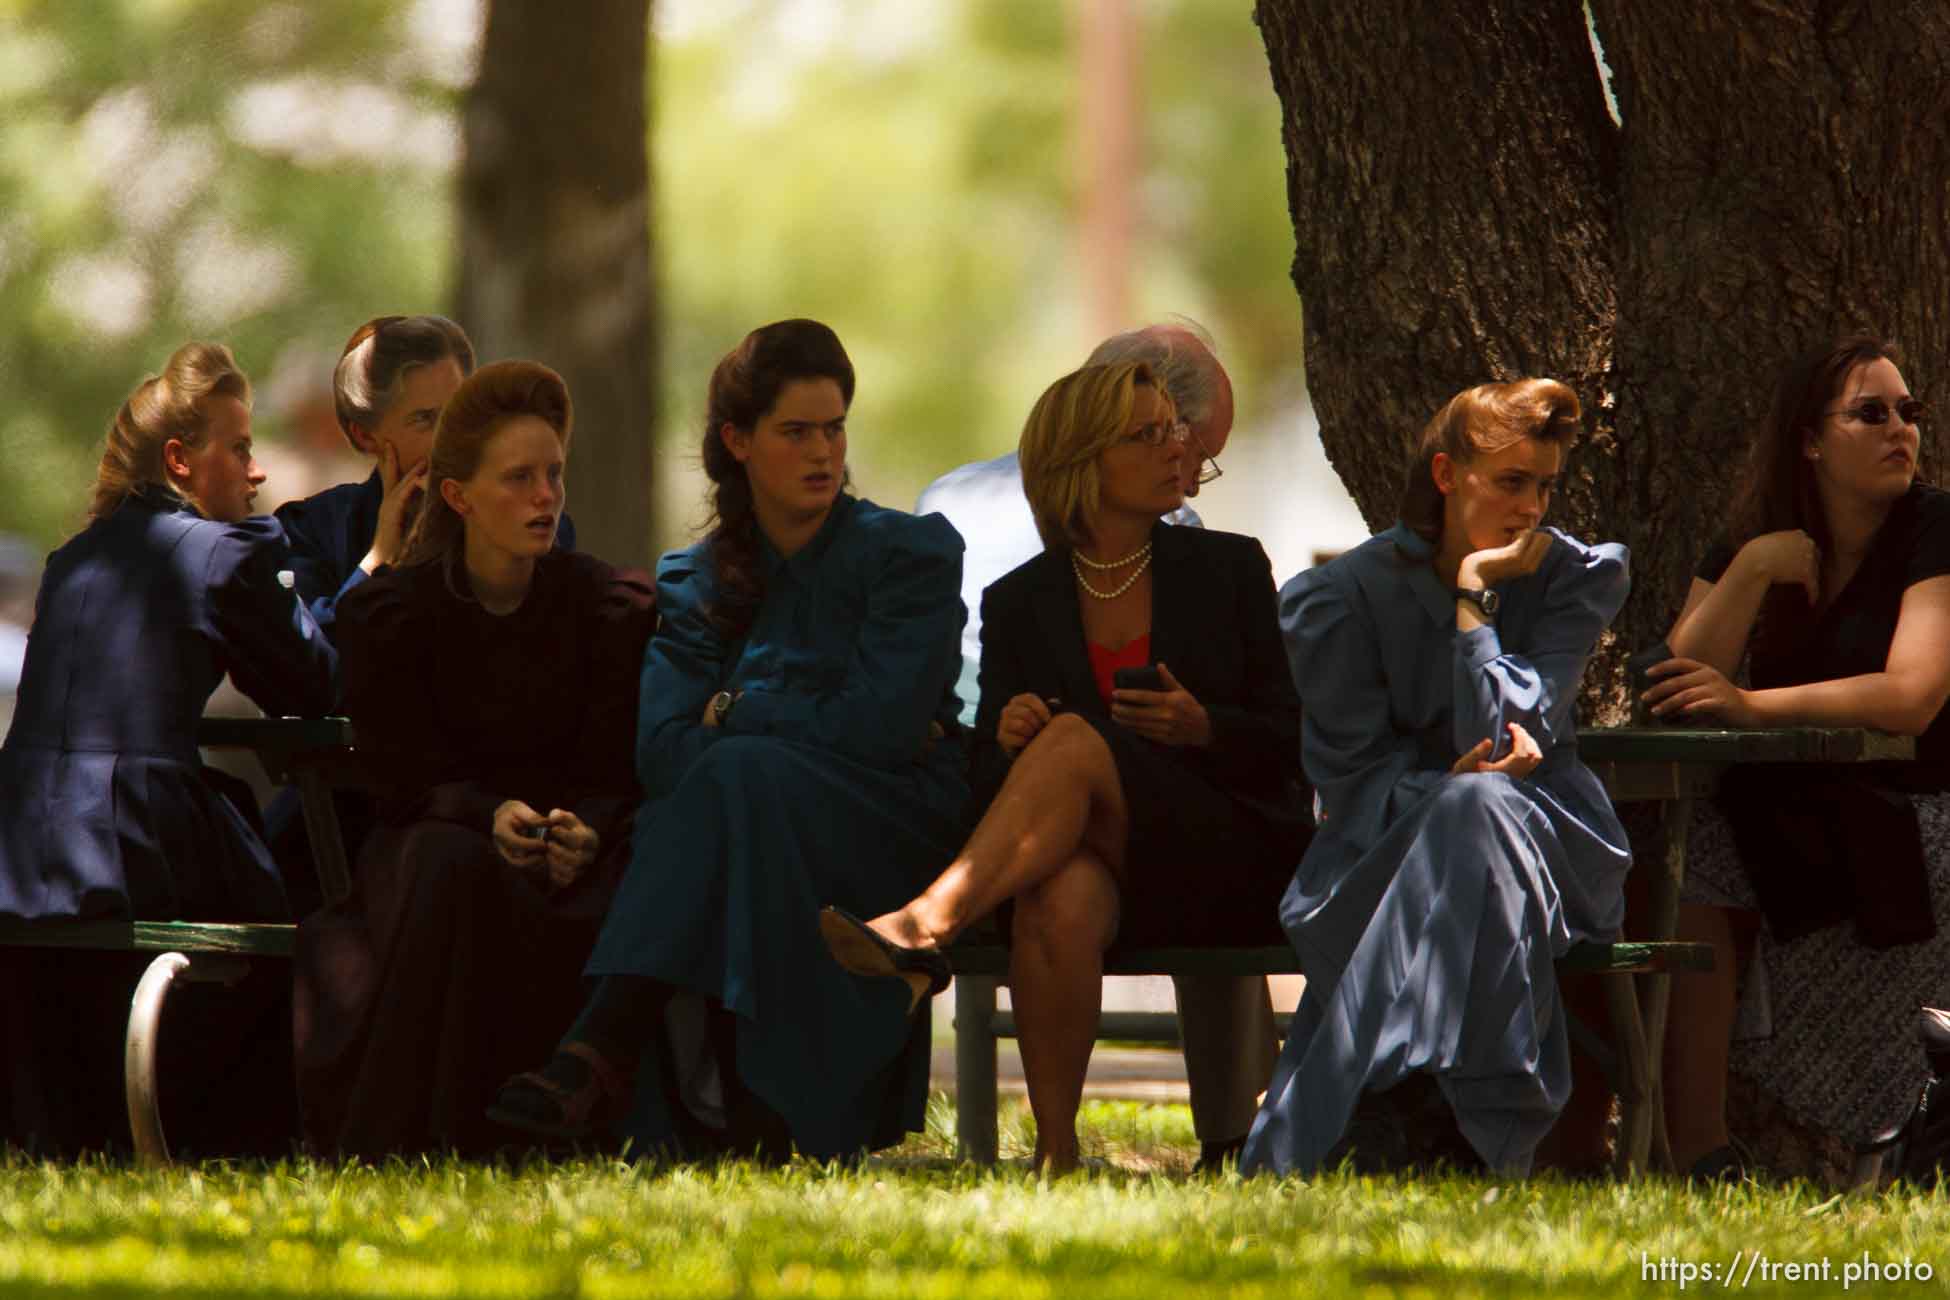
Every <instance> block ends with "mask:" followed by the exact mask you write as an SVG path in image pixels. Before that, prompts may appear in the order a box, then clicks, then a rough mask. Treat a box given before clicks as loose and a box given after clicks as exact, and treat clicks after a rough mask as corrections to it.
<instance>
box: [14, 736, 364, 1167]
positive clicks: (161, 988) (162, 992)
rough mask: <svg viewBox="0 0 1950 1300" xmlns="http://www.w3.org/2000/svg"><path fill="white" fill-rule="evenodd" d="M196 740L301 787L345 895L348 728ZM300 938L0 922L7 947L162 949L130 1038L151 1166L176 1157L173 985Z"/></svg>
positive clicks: (220, 974)
mask: <svg viewBox="0 0 1950 1300" xmlns="http://www.w3.org/2000/svg"><path fill="white" fill-rule="evenodd" d="M196 738H197V743H198V745H200V746H202V747H203V748H206V749H249V750H252V751H254V752H255V753H256V754H257V756H258V758H259V760H260V761H261V762H262V763H263V764H264V770H265V772H266V773H267V774H268V775H269V776H270V778H271V779H272V780H273V781H276V782H279V783H280V784H282V783H287V782H288V783H291V784H294V785H296V786H297V788H298V791H299V794H300V797H301V799H302V801H303V806H304V816H305V828H306V830H307V832H309V834H310V836H311V843H312V854H313V858H314V860H315V863H316V866H317V868H318V873H319V884H320V886H321V887H322V888H323V889H324V892H325V897H326V899H327V901H332V902H336V901H337V900H339V899H342V898H344V897H345V896H346V894H347V893H349V892H350V891H351V874H350V872H349V871H348V870H347V867H346V857H345V844H344V841H343V839H342V838H341V836H340V833H339V824H338V817H337V815H336V814H335V813H334V811H333V809H332V803H331V788H332V786H333V785H335V784H337V785H346V784H348V783H351V782H352V777H351V775H350V772H351V745H352V727H351V724H350V723H348V722H347V721H346V720H345V719H344V718H205V719H204V720H203V722H202V723H201V724H200V725H199V726H198V728H197V737H196ZM296 937H297V927H296V926H294V925H278V924H269V923H253V924H224V923H216V922H206V921H128V920H91V921H0V946H4V947H16V948H69V949H77V950H94V951H100V952H153V953H156V954H157V956H156V958H155V960H154V961H152V962H150V963H149V968H148V970H146V971H145V972H143V975H142V979H141V981H140V982H139V983H138V984H137V985H136V990H135V996H134V998H132V999H131V1000H130V1003H129V1021H128V1028H127V1031H126V1034H125V1036H124V1040H123V1087H124V1091H125V1093H126V1095H127V1100H128V1108H129V1132H130V1134H131V1136H132V1137H133V1138H134V1140H135V1150H136V1155H137V1157H138V1158H139V1159H140V1160H142V1161H143V1162H144V1163H146V1164H166V1163H167V1162H168V1160H169V1144H168V1142H167V1140H166V1139H165V1137H164V1135H163V1127H162V1117H161V1114H160V1112H159V1111H158V1109H157V1105H156V1032H157V1026H158V1024H159V1022H160V1020H161V1016H162V1009H163V1004H164V1003H165V1002H166V1001H167V1000H168V998H169V991H170V989H171V987H172V986H173V985H174V984H175V983H176V982H177V981H178V980H191V981H195V982H199V983H203V982H214V983H222V984H234V983H236V982H237V980H239V979H240V978H242V976H243V975H244V972H245V971H246V970H247V969H248V967H249V963H250V961H251V960H252V959H260V960H261V959H277V960H289V959H290V957H291V954H292V949H293V945H294V943H295V941H296Z"/></svg>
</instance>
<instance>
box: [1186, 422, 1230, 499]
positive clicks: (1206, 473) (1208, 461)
mask: <svg viewBox="0 0 1950 1300" xmlns="http://www.w3.org/2000/svg"><path fill="white" fill-rule="evenodd" d="M1178 427H1179V428H1181V429H1183V430H1184V431H1185V436H1186V437H1187V438H1189V439H1191V442H1192V446H1194V447H1196V448H1198V458H1199V467H1198V485H1199V486H1200V487H1204V486H1205V485H1206V484H1207V483H1210V482H1212V481H1213V480H1214V479H1217V478H1223V477H1224V476H1225V471H1224V470H1222V469H1220V468H1219V458H1218V457H1217V456H1214V455H1213V454H1212V453H1211V452H1209V451H1207V450H1206V449H1205V442H1204V440H1203V439H1201V438H1200V437H1199V436H1198V435H1197V434H1196V433H1193V432H1192V426H1191V425H1189V424H1185V423H1182V422H1181V423H1180V424H1179V426H1178Z"/></svg>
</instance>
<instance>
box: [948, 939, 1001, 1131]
mask: <svg viewBox="0 0 1950 1300" xmlns="http://www.w3.org/2000/svg"><path fill="white" fill-rule="evenodd" d="M995 988H996V979H995V977H994V976H993V975H958V976H956V977H955V1133H956V1144H957V1146H958V1147H959V1148H960V1155H961V1158H962V1159H963V1160H972V1161H974V1162H975V1163H976V1164H978V1165H992V1164H994V1163H995V1157H996V1149H997V1146H998V1142H997V1137H996V1118H995V1111H996V1106H995V1097H996V1083H995Z"/></svg>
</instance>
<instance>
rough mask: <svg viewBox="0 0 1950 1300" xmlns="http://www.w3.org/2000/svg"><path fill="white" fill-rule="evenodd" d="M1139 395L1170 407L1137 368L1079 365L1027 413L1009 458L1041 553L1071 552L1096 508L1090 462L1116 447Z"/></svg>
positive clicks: (1099, 495) (1100, 495) (1145, 370)
mask: <svg viewBox="0 0 1950 1300" xmlns="http://www.w3.org/2000/svg"><path fill="white" fill-rule="evenodd" d="M1139 388H1151V389H1155V390H1157V393H1158V396H1159V397H1160V398H1162V399H1163V400H1164V401H1165V403H1166V405H1167V406H1169V405H1170V402H1171V398H1170V396H1169V395H1168V394H1167V393H1166V392H1165V390H1164V386H1163V385H1162V384H1160V383H1159V382H1158V378H1157V374H1156V372H1155V371H1154V370H1153V369H1152V368H1151V366H1149V365H1148V364H1146V363H1145V362H1142V361H1123V362H1118V363H1115V364H1112V365H1104V366H1085V367H1083V369H1081V370H1077V371H1073V372H1072V373H1070V374H1067V375H1065V376H1063V378H1061V379H1059V380H1057V381H1056V382H1055V383H1053V384H1051V385H1050V386H1049V389H1048V390H1047V391H1046V392H1044V394H1043V395H1042V396H1041V397H1039V398H1037V399H1036V405H1035V406H1034V407H1032V408H1030V412H1029V420H1028V422H1027V423H1025V424H1024V425H1023V427H1022V443H1021V445H1020V446H1019V447H1018V449H1017V459H1018V460H1019V461H1020V462H1021V465H1022V491H1023V495H1024V496H1026V497H1028V498H1029V511H1030V513H1031V514H1033V515H1034V516H1035V517H1036V531H1037V532H1038V533H1039V534H1041V535H1042V539H1043V546H1044V548H1045V549H1047V550H1055V549H1057V548H1059V547H1072V548H1074V547H1078V546H1082V545H1083V544H1085V543H1086V542H1088V541H1089V540H1090V525H1091V522H1092V521H1093V520H1094V519H1096V517H1097V512H1098V511H1099V510H1101V509H1102V508H1103V501H1104V491H1103V487H1104V484H1103V472H1102V471H1101V470H1100V469H1098V468H1097V458H1098V457H1099V456H1102V455H1103V454H1104V453H1105V452H1106V451H1108V450H1110V449H1111V448H1112V447H1114V446H1116V445H1117V444H1118V442H1119V441H1120V440H1121V439H1122V438H1123V437H1124V431H1125V430H1126V429H1127V428H1128V427H1129V426H1130V423H1131V408H1132V407H1133V406H1134V405H1135V404H1136V401H1137V390H1138V389H1139Z"/></svg>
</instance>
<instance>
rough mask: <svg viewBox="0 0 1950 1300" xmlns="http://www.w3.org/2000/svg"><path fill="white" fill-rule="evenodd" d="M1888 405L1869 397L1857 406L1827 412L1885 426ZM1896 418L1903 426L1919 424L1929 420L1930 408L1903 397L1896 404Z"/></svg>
mask: <svg viewBox="0 0 1950 1300" xmlns="http://www.w3.org/2000/svg"><path fill="white" fill-rule="evenodd" d="M1889 412H1890V406H1889V403H1887V402H1885V401H1883V400H1882V399H1881V398H1880V397H1871V398H1869V399H1868V400H1867V401H1864V402H1863V403H1861V404H1860V405H1859V406H1844V407H1841V408H1839V409H1838V410H1833V411H1830V412H1828V414H1830V415H1846V416H1849V417H1850V418H1852V419H1856V420H1860V421H1861V422H1862V423H1864V424H1887V423H1888V422H1889ZM1895 413H1896V418H1897V419H1898V420H1900V421H1901V422H1902V423H1904V424H1921V423H1922V422H1923V421H1925V420H1927V419H1929V418H1930V408H1929V407H1928V406H1926V405H1924V404H1923V402H1922V401H1920V400H1919V399H1917V398H1914V397H1905V398H1904V399H1903V400H1902V401H1900V402H1898V403H1896V406H1895Z"/></svg>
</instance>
